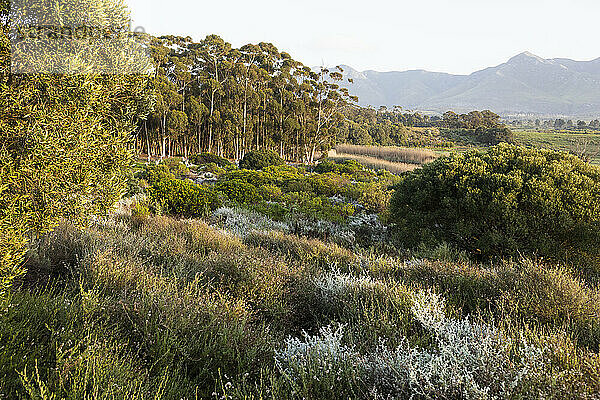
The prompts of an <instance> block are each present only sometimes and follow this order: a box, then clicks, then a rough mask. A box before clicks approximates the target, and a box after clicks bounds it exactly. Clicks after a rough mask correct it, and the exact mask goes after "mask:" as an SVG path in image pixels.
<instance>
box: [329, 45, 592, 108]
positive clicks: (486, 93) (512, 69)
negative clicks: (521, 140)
mask: <svg viewBox="0 0 600 400" xmlns="http://www.w3.org/2000/svg"><path fill="white" fill-rule="evenodd" d="M341 67H342V68H343V69H344V75H345V77H346V78H352V79H353V81H354V83H352V84H346V85H344V86H346V87H348V89H349V90H350V92H351V93H352V94H353V95H356V96H358V97H359V104H360V105H362V106H374V107H378V106H381V105H385V106H387V107H393V106H396V105H399V106H402V107H404V108H409V109H415V110H419V111H423V112H437V113H443V112H445V111H447V110H454V111H457V112H466V111H470V110H473V109H491V110H494V111H495V112H498V113H499V114H501V115H515V114H534V115H547V116H550V115H552V116H558V115H565V116H590V117H591V116H595V115H598V114H600V57H599V58H596V59H594V60H590V61H576V60H571V59H568V58H554V59H544V58H542V57H539V56H537V55H535V54H533V53H531V52H523V53H520V54H517V55H516V56H514V57H512V58H510V59H509V60H508V61H507V62H505V63H502V64H499V65H497V66H494V67H488V68H485V69H482V70H479V71H475V72H473V73H471V74H469V75H454V74H449V73H444V72H430V71H426V70H423V69H416V70H407V71H388V72H379V71H374V70H366V71H358V70H355V69H353V68H352V67H350V66H348V65H342V66H341Z"/></svg>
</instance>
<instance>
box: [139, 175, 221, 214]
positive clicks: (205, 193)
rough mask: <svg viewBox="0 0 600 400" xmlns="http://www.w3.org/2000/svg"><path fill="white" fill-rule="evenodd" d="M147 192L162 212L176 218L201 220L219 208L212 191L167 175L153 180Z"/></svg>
mask: <svg viewBox="0 0 600 400" xmlns="http://www.w3.org/2000/svg"><path fill="white" fill-rule="evenodd" d="M148 192H149V195H150V199H151V200H152V201H153V202H154V203H155V204H158V205H159V206H160V208H161V209H162V211H163V212H166V213H168V214H172V215H176V216H182V217H192V218H202V217H205V216H207V215H208V214H209V213H210V212H211V211H214V210H216V209H217V208H219V207H220V206H221V201H220V200H219V198H218V196H217V195H216V193H215V192H214V191H213V190H212V189H210V188H207V187H204V186H198V185H195V184H193V183H191V182H189V181H182V180H179V179H175V178H173V177H171V176H168V175H162V176H161V177H160V178H159V179H154V181H153V183H152V185H151V186H150V188H148Z"/></svg>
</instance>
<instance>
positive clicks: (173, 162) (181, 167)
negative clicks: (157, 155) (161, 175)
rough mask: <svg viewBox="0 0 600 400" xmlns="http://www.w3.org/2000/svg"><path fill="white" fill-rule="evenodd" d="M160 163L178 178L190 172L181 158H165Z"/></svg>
mask: <svg viewBox="0 0 600 400" xmlns="http://www.w3.org/2000/svg"><path fill="white" fill-rule="evenodd" d="M160 165H161V166H164V168H166V170H167V171H169V172H170V173H172V174H173V175H175V176H177V177H179V178H181V177H184V176H186V175H188V174H189V173H190V170H189V169H188V167H186V166H185V164H184V163H183V162H182V161H181V158H177V157H173V158H166V159H164V160H163V161H161V163H160Z"/></svg>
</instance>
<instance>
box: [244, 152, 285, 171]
mask: <svg viewBox="0 0 600 400" xmlns="http://www.w3.org/2000/svg"><path fill="white" fill-rule="evenodd" d="M283 164H284V161H283V159H282V158H281V157H280V156H279V154H277V153H275V152H274V151H270V150H265V151H261V150H254V151H251V152H249V153H247V154H246V155H245V156H244V158H242V160H241V161H240V168H243V169H255V170H257V169H264V168H266V167H273V166H277V165H283Z"/></svg>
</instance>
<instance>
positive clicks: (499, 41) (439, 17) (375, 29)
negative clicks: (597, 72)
mask: <svg viewBox="0 0 600 400" xmlns="http://www.w3.org/2000/svg"><path fill="white" fill-rule="evenodd" d="M125 1H126V2H127V4H128V5H129V8H130V9H131V12H132V19H133V25H134V26H139V27H142V28H143V29H144V30H145V31H146V32H148V33H151V34H153V35H166V34H174V35H180V36H191V37H192V38H193V39H194V40H198V41H199V40H201V39H203V38H204V37H205V36H206V35H208V34H213V33H214V34H217V35H219V36H221V37H222V38H223V39H225V40H226V41H228V42H230V43H231V44H232V45H234V46H236V47H239V46H242V45H244V44H247V43H258V42H270V43H273V44H275V45H276V46H277V48H278V49H279V50H280V51H286V52H288V53H290V54H291V55H292V57H293V58H294V59H296V60H298V61H301V62H302V63H304V64H305V65H309V66H318V65H327V66H335V65H339V64H345V65H349V66H351V67H353V68H355V69H357V70H360V71H363V70H376V71H403V70H409V69H425V70H428V71H435V72H448V73H454V74H469V73H472V72H474V71H477V70H480V69H483V68H486V67H491V66H495V65H498V64H501V63H503V62H506V61H507V60H508V59H509V58H510V57H512V56H514V55H516V54H519V53H521V52H523V51H530V52H532V53H534V54H536V55H538V56H540V57H543V58H571V59H575V60H592V59H595V58H598V57H600V40H599V39H600V31H599V30H598V25H599V24H600V1H598V0H560V1H559V0H494V1H491V0H411V1H406V0H395V1H394V0H363V1H355V0H344V1H342V0H295V1H291V0H210V1H206V0H202V1H198V0H168V1H166V2H165V1H164V0H160V1H159V0H125Z"/></svg>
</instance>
